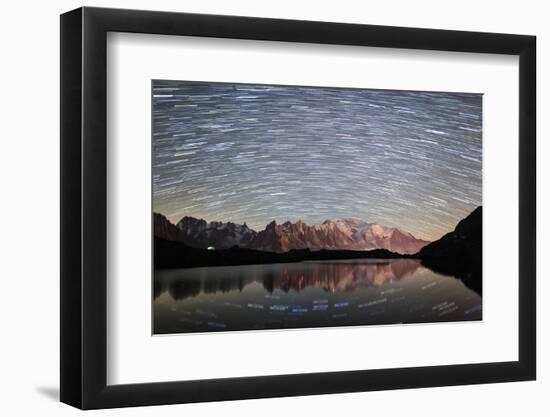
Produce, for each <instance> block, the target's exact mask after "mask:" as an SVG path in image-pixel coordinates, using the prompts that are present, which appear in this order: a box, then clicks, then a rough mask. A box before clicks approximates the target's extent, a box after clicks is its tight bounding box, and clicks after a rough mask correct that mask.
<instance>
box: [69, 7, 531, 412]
mask: <svg viewBox="0 0 550 417" xmlns="http://www.w3.org/2000/svg"><path fill="white" fill-rule="evenodd" d="M108 32H129V33H148V34H161V35H176V36H178V35H183V36H201V37H218V38H234V39H255V40H267V41H286V42H305V43H319V44H333V45H355V46H370V47H384V48H404V49H423V50H441V51H455V52H477V53H492V54H508V55H518V56H519V103H518V109H519V132H518V133H519V155H518V158H519V277H520V280H519V293H518V298H519V321H518V322H519V360H518V361H513V362H495V363H478V364H468V365H443V366H426V367H412V368H393V369H376V370H357V371H345V372H324V373H308V374H293V375H276V376H258V377H240V378H224V379H208V380H199V381H175V382H160V383H143V384H124V385H107V382H106V381H107V340H106V336H107V272H106V271H107V269H106V266H107V262H106V261H107V248H106V246H107V240H106V239H107V204H106V203H107V173H106V171H107V146H106V145H107V143H106V142H107V134H106V133H107V111H106V96H107V73H106V58H107V54H106V49H107V33H108ZM60 58H61V80H60V81H61V92H60V93H61V178H60V180H61V294H60V295H61V309H60V315H61V357H60V360H61V374H60V375H61V401H62V402H64V403H67V404H70V405H72V406H75V407H78V408H81V409H97V408H113V407H128V406H143V405H158V404H176V403H192V402H202V401H221V400H239V399H249V398H267V397H282V396H298V395H314V394H331V393H343V392H358V391H377V390H387V389H404V388H423V387H435V386H450V385H464V384H482V383H496V382H510V381H525V380H534V379H535V378H536V252H535V250H536V91H535V88H536V38H535V37H534V36H525V35H510V34H495V33H482V32H462V31H449V30H433V29H417V28H403V27H390V26H372V25H358V24H342V23H326V22H311V21H297V20H279V19H265V18H251V17H237V16H218V15H201V14H186V13H170V12H150V11H137V10H122V9H102V8H88V7H84V8H80V9H76V10H73V11H71V12H67V13H65V14H63V15H61V50H60Z"/></svg>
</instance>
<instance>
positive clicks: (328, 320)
mask: <svg viewBox="0 0 550 417" xmlns="http://www.w3.org/2000/svg"><path fill="white" fill-rule="evenodd" d="M481 318H482V307H481V297H480V296H479V295H478V294H477V293H476V292H474V291H472V290H471V289H469V288H467V287H466V286H465V285H464V284H463V283H462V281H460V280H459V279H456V278H453V277H450V276H446V275H441V274H437V273H435V272H433V271H432V270H430V269H428V268H425V267H423V266H422V265H421V264H420V263H419V262H418V261H416V260H412V259H398V260H373V259H354V260H342V261H312V262H300V263H288V264H270V265H242V266H229V267H207V268H191V269H175V270H160V271H155V274H154V303H153V319H154V320H153V325H154V333H155V334H163V333H188V332H210V331H231V330H258V329H284V328H304V327H327V326H353V325H376V324H395V323H431V322H447V321H469V320H481Z"/></svg>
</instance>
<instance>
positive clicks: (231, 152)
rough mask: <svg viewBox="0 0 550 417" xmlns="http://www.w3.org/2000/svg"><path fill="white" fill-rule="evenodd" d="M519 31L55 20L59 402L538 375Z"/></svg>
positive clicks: (142, 17)
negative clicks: (58, 157) (57, 23)
mask: <svg viewBox="0 0 550 417" xmlns="http://www.w3.org/2000/svg"><path fill="white" fill-rule="evenodd" d="M535 49H536V48H535V37H533V36H525V35H509V34H493V33H475V32H459V31H446V30H431V29H415V28H401V27H387V26H371V25H356V24H341V23H327V22H311V21H292V20H276V19H265V18H250V17H236V16H215V15H197V14H183V13H167V12H150V11H135V10H117V9H100V8H87V7H85V8H80V9H77V10H74V11H71V12H68V13H66V14H63V15H62V16H61V220H62V221H61V401H63V402H65V403H67V404H70V405H73V406H75V407H79V408H82V409H91V408H110V407H124V406H138V405H155V404H172V403H186V402H199V401H217V400H232V399H246V398H262V397H276V396H296V395H312V394H324V393H340V392H353V391H369V390H386V389H400V388H418V387H434V386H445V385H461V384H480V383H495V382H505V381H521V380H532V379H535V376H536V350H535V345H536V330H535V329H536V317H535V299H536V297H535V291H536V276H535V246H536V241H535V235H536V233H535V229H536V224H535V217H536V216H535V214H536V213H535V201H536V195H535V169H536V167H535V103H536V99H535Z"/></svg>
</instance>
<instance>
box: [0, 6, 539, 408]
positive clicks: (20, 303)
mask: <svg viewBox="0 0 550 417" xmlns="http://www.w3.org/2000/svg"><path fill="white" fill-rule="evenodd" d="M81 5H82V3H80V2H78V1H73V0H59V1H56V2H38V1H27V2H18V3H16V2H14V1H12V2H9V3H6V4H4V5H3V8H2V19H1V23H0V30H1V32H2V33H1V35H2V36H1V37H0V42H1V49H0V53H1V57H2V61H1V64H0V72H1V77H0V80H1V82H2V88H1V89H0V94H1V96H0V97H1V99H0V115H1V119H0V120H1V123H0V132H1V133H0V138H1V148H0V149H1V151H0V182H1V189H2V204H0V211H1V213H0V230H1V231H2V240H1V241H0V242H1V243H0V244H1V247H0V253H1V257H0V259H1V260H2V262H1V263H0V271H1V272H0V274H1V278H2V287H1V288H2V289H3V292H4V297H3V298H2V300H1V301H0V318H1V321H2V322H1V327H0V329H1V331H2V339H1V343H0V393H1V398H2V400H1V401H0V410H1V412H2V414H3V415H27V414H28V415H33V414H34V413H41V414H45V415H59V416H66V415H75V414H77V413H78V412H77V411H76V410H75V409H72V408H71V407H68V406H66V405H63V404H60V403H58V400H57V396H58V392H59V384H58V379H59V370H58V369H59V360H58V356H59V353H58V351H59V343H58V340H59V324H58V311H59V278H58V277H59V249H58V248H59V232H58V230H59V186H58V183H59V17H58V15H59V14H60V13H62V12H64V11H67V10H70V9H73V8H76V7H79V6H81ZM86 5H89V6H103V7H123V8H138V9H157V10H168V11H181V12H197V13H216V14H238V15H250V16H265V17H279V18H292V19H308V20H325V21H341V22H353V23H370V24H380V25H395V26H417V27H431V28H441V29H461V30H475V31H478V30H479V31H493V32H509V33H522V34H534V35H537V37H538V74H539V78H538V89H537V93H538V119H539V124H538V137H539V149H538V167H539V168H538V169H539V180H538V184H539V185H538V193H539V197H538V210H539V224H538V236H539V246H538V257H539V259H541V260H542V259H543V258H544V256H545V255H546V254H547V253H548V252H549V250H550V224H549V222H548V220H547V219H548V218H543V216H541V213H542V212H543V211H545V210H546V211H548V210H550V193H549V192H548V191H546V192H543V186H544V184H545V180H548V179H550V165H549V164H547V165H546V166H543V161H545V160H548V158H550V146H549V145H548V144H547V143H543V140H542V139H543V138H544V137H545V134H548V130H549V123H548V122H547V120H543V117H542V116H543V114H544V113H545V112H544V110H546V107H547V106H546V104H547V103H548V97H550V87H549V85H550V84H549V83H548V82H547V81H546V80H545V77H544V72H545V71H546V72H547V73H548V72H549V69H548V68H549V64H548V63H549V59H550V47H549V46H548V44H549V42H550V26H548V23H547V16H548V11H547V10H545V3H544V2H542V1H535V0H523V1H514V2H510V1H485V2H480V1H478V0H462V1H460V2H452V3H451V2H449V3H447V4H445V3H444V2H441V1H429V0H415V1H407V0H393V1H392V0H387V1H384V2H382V1H376V2H374V1H371V2H367V1H363V2H353V1H351V0H350V1H348V0H339V1H337V2H335V1H320V0H317V1H314V0H311V1H306V0H303V1H300V0H288V1H287V0H277V1H271V2H269V3H267V2H261V1H254V0H231V1H227V0H225V1H224V0H200V1H199V0H188V1H186V2H181V1H176V0H157V1H154V2H153V1H146V0H123V1H118V2H116V1H93V0H89V1H88V2H87V3H86ZM30 241H32V242H34V244H35V245H36V246H35V247H34V248H33V257H32V260H31V261H29V260H28V258H27V256H26V254H25V253H24V252H25V250H27V248H28V243H29V242H30ZM538 271H539V272H538V282H539V284H538V300H539V303H538V317H539V321H538V334H539V338H538V350H539V355H538V360H539V365H538V375H539V376H538V381H536V382H527V383H507V384H495V385H481V386H465V387H452V388H432V389H420V390H401V391H386V392H376V393H359V394H345V395H325V396H315V397H299V398H286V399H270V400H254V401H237V402H231V403H210V404H193V405H178V406H164V407H145V408H138V409H120V410H108V411H98V412H95V413H94V414H97V415H114V414H116V415H119V414H120V415H131V416H134V415H137V416H149V415H155V416H164V415H166V416H168V415H181V414H182V413H188V414H189V415H193V416H212V415H218V414H222V413H223V415H224V416H231V415H235V416H237V415H238V416H243V415H246V416H248V415H258V414H261V415H262V416H281V415H299V414H303V413H307V414H310V415H312V414H315V415H316V416H340V415H345V414H349V413H353V414H372V415H381V414H383V415H408V416H415V415H421V416H423V417H427V416H432V415H433V416H436V415H437V416H442V415H444V416H446V417H447V416H448V417H451V416H464V415H466V414H468V415H480V416H482V415H501V416H502V415H530V416H531V415H532V416H539V415H540V416H542V415H548V413H549V412H550V405H549V404H548V401H547V393H548V392H549V390H550V361H549V360H548V358H547V352H549V351H550V349H549V343H550V330H549V326H548V325H547V324H546V318H547V317H550V307H549V304H545V303H544V301H545V299H546V297H547V295H550V284H549V283H548V282H547V281H546V279H547V277H548V275H549V273H550V267H549V266H548V264H543V262H540V264H539V268H538ZM404 351H406V349H404ZM545 394H546V395H545Z"/></svg>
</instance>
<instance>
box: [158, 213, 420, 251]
mask: <svg viewBox="0 0 550 417" xmlns="http://www.w3.org/2000/svg"><path fill="white" fill-rule="evenodd" d="M157 217H158V219H159V220H157ZM161 217H162V218H163V219H164V220H166V221H168V219H166V218H165V217H164V216H162V215H160V214H158V213H155V236H157V237H160V238H162V239H166V240H178V241H181V242H183V243H185V244H187V245H189V246H191V247H196V248H208V247H210V246H212V247H214V248H216V249H227V248H230V247H233V246H239V247H243V248H250V249H256V250H262V251H268V252H278V253H283V252H288V251H289V250H293V249H310V250H322V249H332V250H357V251H367V250H374V249H387V250H389V251H392V252H395V253H400V254H414V253H417V252H418V251H419V250H420V249H422V248H423V247H424V246H425V245H427V244H428V243H429V242H428V241H425V240H421V239H417V238H415V237H414V236H413V235H412V234H410V233H407V232H403V231H401V230H400V229H398V228H390V227H385V226H382V225H380V224H377V223H367V222H365V221H363V220H360V219H355V218H348V219H338V220H326V221H325V222H323V223H321V224H313V225H307V224H305V223H304V222H303V221H301V220H299V221H297V222H296V223H291V222H285V223H283V224H277V223H276V222H275V221H272V222H271V223H269V224H268V225H267V226H266V228H265V229H264V230H262V231H260V232H256V231H254V230H252V229H250V228H249V227H248V226H247V225H246V223H245V224H243V225H240V224H235V223H232V222H227V223H223V222H207V221H206V220H203V219H196V218H194V217H190V216H185V217H183V218H182V219H181V220H180V221H179V222H178V223H177V224H176V225H175V226H174V225H172V224H171V223H170V225H172V226H173V227H175V228H176V229H177V233H176V235H175V236H174V233H173V228H171V227H169V225H165V224H163V222H162V221H161ZM168 222H169V221H168ZM157 227H158V232H157ZM167 230H169V231H170V233H167V232H166V231H167ZM167 237H168V238H167Z"/></svg>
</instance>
